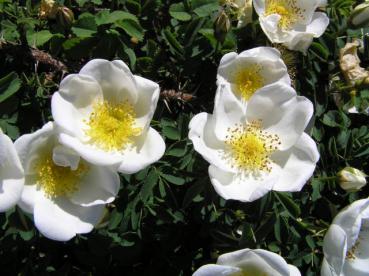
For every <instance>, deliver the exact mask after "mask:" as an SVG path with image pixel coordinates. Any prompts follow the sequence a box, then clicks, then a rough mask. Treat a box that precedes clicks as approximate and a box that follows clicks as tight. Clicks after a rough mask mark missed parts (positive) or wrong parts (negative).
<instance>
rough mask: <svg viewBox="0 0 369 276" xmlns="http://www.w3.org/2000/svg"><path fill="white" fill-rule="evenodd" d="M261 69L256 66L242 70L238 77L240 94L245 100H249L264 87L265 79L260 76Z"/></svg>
mask: <svg viewBox="0 0 369 276" xmlns="http://www.w3.org/2000/svg"><path fill="white" fill-rule="evenodd" d="M260 71H261V67H260V66H257V65H254V66H253V67H251V66H250V67H248V68H244V69H241V70H240V71H239V72H238V73H237V75H236V78H235V79H236V86H237V90H236V93H238V94H239V95H240V96H241V97H242V98H243V99H244V100H246V101H247V100H249V99H250V97H251V96H252V95H253V94H254V93H255V91H256V90H258V89H260V88H261V87H263V86H264V78H263V77H262V76H261V74H260Z"/></svg>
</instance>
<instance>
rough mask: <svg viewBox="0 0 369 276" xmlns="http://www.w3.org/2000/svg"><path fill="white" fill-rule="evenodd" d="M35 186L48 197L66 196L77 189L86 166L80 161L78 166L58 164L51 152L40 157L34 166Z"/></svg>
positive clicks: (86, 168) (86, 169)
mask: <svg viewBox="0 0 369 276" xmlns="http://www.w3.org/2000/svg"><path fill="white" fill-rule="evenodd" d="M36 169H37V186H38V187H39V188H41V189H42V190H43V191H44V192H45V194H46V195H47V196H48V197H50V198H55V197H58V196H66V195H69V194H71V193H73V192H75V191H77V190H78V184H79V182H80V181H81V178H82V177H83V176H84V175H85V174H86V172H87V171H88V169H89V168H88V166H87V165H86V164H85V163H84V162H83V161H80V163H79V165H78V168H77V169H76V170H72V169H71V168H70V167H62V166H58V165H56V164H55V163H54V161H53V159H52V153H50V154H46V155H44V156H42V157H41V158H40V160H39V161H38V163H37V166H36Z"/></svg>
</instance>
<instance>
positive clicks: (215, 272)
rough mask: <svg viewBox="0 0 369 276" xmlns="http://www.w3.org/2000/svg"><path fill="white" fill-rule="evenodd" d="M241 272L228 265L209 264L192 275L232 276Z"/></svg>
mask: <svg viewBox="0 0 369 276" xmlns="http://www.w3.org/2000/svg"><path fill="white" fill-rule="evenodd" d="M239 272H241V269H239V268H237V267H230V266H226V265H216V264H208V265H203V266H202V267H200V268H199V269H198V270H196V271H195V272H194V274H192V276H227V275H229V276H232V275H237V273H239Z"/></svg>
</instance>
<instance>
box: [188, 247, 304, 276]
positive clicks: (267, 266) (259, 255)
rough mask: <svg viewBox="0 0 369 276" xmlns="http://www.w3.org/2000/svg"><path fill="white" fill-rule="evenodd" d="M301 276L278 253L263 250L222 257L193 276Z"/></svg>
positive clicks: (229, 254) (228, 254) (239, 252)
mask: <svg viewBox="0 0 369 276" xmlns="http://www.w3.org/2000/svg"><path fill="white" fill-rule="evenodd" d="M227 275H229V276H243V275H252V276H301V273H300V271H299V270H298V269H297V267H295V266H293V265H289V264H287V263H286V261H285V260H284V259H283V258H282V257H281V256H279V255H278V254H276V253H273V252H270V251H267V250H263V249H254V250H252V249H248V248H247V249H242V250H238V251H234V252H231V253H227V254H223V255H220V256H219V258H218V261H217V263H216V264H208V265H204V266H202V267H200V268H199V269H198V270H196V271H195V273H194V274H193V276H227Z"/></svg>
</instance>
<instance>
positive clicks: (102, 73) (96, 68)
mask: <svg viewBox="0 0 369 276" xmlns="http://www.w3.org/2000/svg"><path fill="white" fill-rule="evenodd" d="M79 74H81V75H88V76H90V77H92V78H94V79H95V80H96V81H97V82H98V83H99V84H100V87H101V88H102V91H103V96H104V100H107V101H110V102H113V103H119V102H123V101H125V100H128V101H129V102H130V103H131V104H136V102H137V99H138V95H137V86H136V82H135V79H134V77H133V75H132V73H131V71H130V70H129V68H128V67H127V66H126V65H125V64H124V63H123V62H122V61H113V62H110V61H108V60H104V59H94V60H91V61H89V62H88V63H87V64H86V65H84V66H83V67H82V69H81V71H80V72H79Z"/></svg>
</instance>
